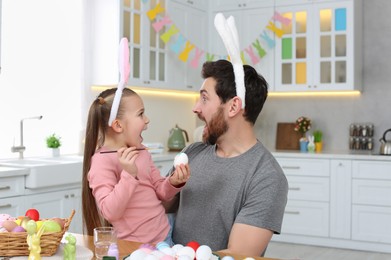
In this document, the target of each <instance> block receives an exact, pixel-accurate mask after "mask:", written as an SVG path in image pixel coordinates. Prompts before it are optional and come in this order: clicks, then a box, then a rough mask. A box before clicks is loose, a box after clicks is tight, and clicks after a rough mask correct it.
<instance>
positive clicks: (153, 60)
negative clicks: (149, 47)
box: [149, 51, 156, 80]
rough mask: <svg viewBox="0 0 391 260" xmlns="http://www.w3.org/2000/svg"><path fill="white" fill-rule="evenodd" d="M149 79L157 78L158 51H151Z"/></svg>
mask: <svg viewBox="0 0 391 260" xmlns="http://www.w3.org/2000/svg"><path fill="white" fill-rule="evenodd" d="M149 79H150V80H156V52H155V51H150V52H149Z"/></svg>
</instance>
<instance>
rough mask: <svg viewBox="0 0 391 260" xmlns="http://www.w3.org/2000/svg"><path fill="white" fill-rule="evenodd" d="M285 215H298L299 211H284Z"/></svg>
mask: <svg viewBox="0 0 391 260" xmlns="http://www.w3.org/2000/svg"><path fill="white" fill-rule="evenodd" d="M285 214H291V215H299V214H300V211H289V210H288V211H285Z"/></svg>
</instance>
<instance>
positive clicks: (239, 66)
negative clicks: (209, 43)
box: [214, 13, 246, 109]
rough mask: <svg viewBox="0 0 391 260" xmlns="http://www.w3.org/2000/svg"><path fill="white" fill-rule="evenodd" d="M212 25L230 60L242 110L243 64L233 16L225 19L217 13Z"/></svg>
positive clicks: (243, 90) (244, 91)
mask: <svg viewBox="0 0 391 260" xmlns="http://www.w3.org/2000/svg"><path fill="white" fill-rule="evenodd" d="M214 23H215V27H216V30H217V32H218V33H219V34H220V37H221V39H222V40H223V42H224V45H225V48H226V49H227V52H228V55H229V57H230V59H231V63H232V66H233V69H234V75H235V84H236V95H237V96H238V97H239V98H240V99H241V100H242V108H243V109H244V108H245V106H246V104H245V100H246V98H245V97H246V88H245V86H244V70H243V62H242V59H241V57H240V47H239V36H238V31H237V29H236V25H235V19H234V18H233V16H230V17H229V18H228V19H225V17H224V15H223V14H222V13H217V14H216V16H215V20H214Z"/></svg>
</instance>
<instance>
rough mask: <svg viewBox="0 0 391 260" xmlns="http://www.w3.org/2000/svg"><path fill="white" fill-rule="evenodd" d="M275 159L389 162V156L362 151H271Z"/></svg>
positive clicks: (390, 157) (390, 159)
mask: <svg viewBox="0 0 391 260" xmlns="http://www.w3.org/2000/svg"><path fill="white" fill-rule="evenodd" d="M271 153H272V154H273V155H274V156H276V157H286V158H290V157H291V158H319V159H322V158H323V159H350V160H373V161H390V162H391V155H380V154H376V153H373V152H364V151H324V152H321V153H309V152H300V151H298V150H292V151H289V150H276V151H271Z"/></svg>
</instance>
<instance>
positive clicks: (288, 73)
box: [282, 63, 292, 84]
mask: <svg viewBox="0 0 391 260" xmlns="http://www.w3.org/2000/svg"><path fill="white" fill-rule="evenodd" d="M282 84H292V63H283V64H282Z"/></svg>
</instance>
